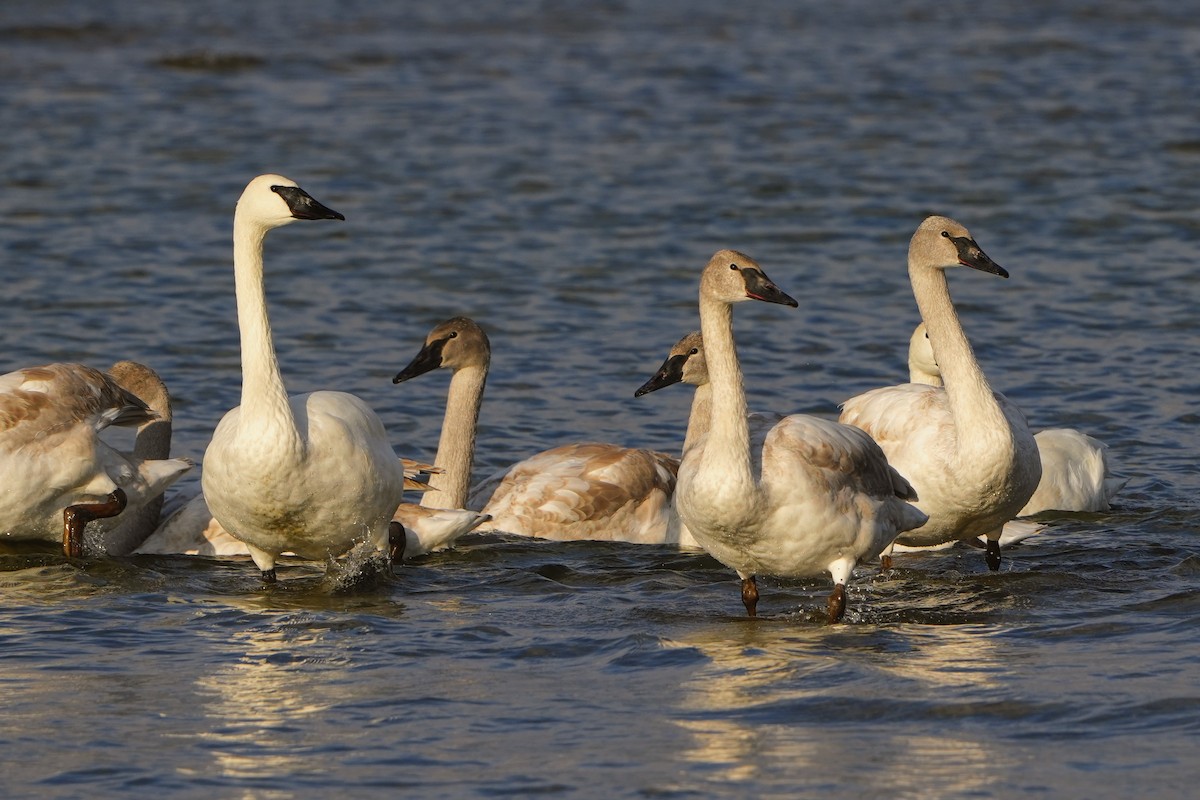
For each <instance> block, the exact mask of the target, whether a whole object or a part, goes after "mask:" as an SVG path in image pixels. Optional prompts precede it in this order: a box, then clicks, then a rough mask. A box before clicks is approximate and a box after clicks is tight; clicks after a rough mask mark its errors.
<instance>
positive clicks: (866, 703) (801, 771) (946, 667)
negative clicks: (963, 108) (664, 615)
mask: <svg viewBox="0 0 1200 800" xmlns="http://www.w3.org/2000/svg"><path fill="white" fill-rule="evenodd" d="M859 634H861V636H859ZM879 634H880V631H878V630H876V629H865V630H861V631H854V630H850V629H847V628H842V629H834V628H819V629H815V630H811V631H809V630H802V629H795V628H787V627H784V626H777V625H770V624H768V625H762V624H747V625H735V626H730V625H721V626H716V627H710V628H707V629H701V630H697V631H696V635H695V636H693V637H689V638H688V639H686V640H676V641H675V642H673V643H672V644H673V645H676V646H681V647H691V648H695V649H698V650H700V651H702V652H703V653H704V654H705V655H706V656H707V657H708V659H709V663H708V665H707V666H706V667H705V668H702V669H700V670H699V671H698V672H697V673H696V674H695V675H694V676H693V677H692V678H691V679H690V680H689V681H687V683H686V684H685V685H684V686H683V687H682V689H683V700H682V707H681V709H680V710H681V712H682V713H681V714H680V715H679V716H678V717H677V718H676V720H675V721H676V723H677V724H678V725H679V726H680V727H682V728H683V729H684V730H686V731H687V732H688V733H689V734H690V736H691V738H692V746H691V747H689V748H687V749H686V751H685V752H684V753H683V758H684V759H685V760H686V761H687V762H689V763H691V764H694V765H696V766H698V767H702V768H703V773H704V774H705V775H706V776H707V777H708V778H709V779H710V780H715V781H718V782H720V783H728V784H744V783H752V784H754V785H758V786H772V785H774V783H775V782H776V781H777V780H778V781H781V782H786V783H788V784H789V785H790V787H791V788H793V789H795V788H798V787H796V785H795V784H796V781H797V776H804V778H802V780H804V781H805V783H804V784H802V785H803V786H807V787H808V788H817V787H821V786H828V787H842V788H846V787H849V786H855V787H856V788H855V789H854V791H855V792H857V793H858V794H860V795H862V794H863V793H864V792H866V793H874V792H878V793H879V796H887V797H906V796H908V797H928V796H963V795H965V794H968V793H972V792H980V791H987V790H988V789H989V787H993V785H994V784H996V783H997V782H998V781H1003V780H1007V779H1009V778H1011V774H1008V773H1010V772H1011V770H1012V769H1013V767H1014V763H1013V758H1012V757H1011V756H1010V755H1009V754H1007V753H1006V752H1005V749H1004V748H1002V747H997V746H995V742H992V741H989V740H988V738H987V737H986V733H984V734H983V735H982V736H981V735H975V733H974V732H973V731H974V729H976V728H979V727H983V728H986V724H984V725H982V726H980V725H977V724H975V722H976V721H975V720H964V719H961V717H963V716H970V715H972V714H974V713H975V712H974V711H973V710H972V708H971V707H972V704H974V703H986V702H988V699H989V697H994V696H995V694H994V693H993V691H992V690H994V689H995V688H997V687H998V685H999V682H1001V681H1003V680H1004V675H1005V673H1006V672H1007V671H1008V670H1009V669H1010V666H1009V665H1007V664H1004V663H1002V661H1001V654H1000V653H999V652H998V648H997V646H996V643H995V641H994V640H993V639H991V638H990V637H989V636H988V635H987V632H986V631H984V630H981V629H979V628H978V627H974V626H924V627H921V626H904V627H901V628H899V629H897V628H891V629H889V630H888V631H887V638H888V639H889V641H888V646H887V647H881V646H880V638H879ZM897 637H899V639H900V641H899V642H897V641H896V639H897ZM859 639H860V640H859ZM856 640H857V641H856ZM872 703H877V704H878V713H875V712H872V711H871V704H872ZM909 703H911V704H913V706H914V707H915V708H917V709H919V710H918V711H917V712H915V713H916V714H917V715H919V716H917V719H912V718H906V715H905V713H904V705H903V704H909ZM839 706H840V707H842V708H844V709H845V711H846V716H845V717H844V718H838V716H837V711H838V708H839ZM920 717H924V718H925V719H926V720H928V722H927V723H926V724H924V725H922V724H921V723H920V722H919V719H920ZM922 727H924V728H926V729H927V730H926V731H922V730H921V729H922Z"/></svg>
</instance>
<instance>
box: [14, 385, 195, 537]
mask: <svg viewBox="0 0 1200 800" xmlns="http://www.w3.org/2000/svg"><path fill="white" fill-rule="evenodd" d="M155 419H157V415H156V414H155V412H154V411H153V410H152V409H150V408H149V407H148V406H147V405H146V404H145V403H144V402H143V401H142V400H140V399H139V398H138V397H136V396H134V395H133V394H131V393H130V392H129V391H127V390H126V389H124V388H123V387H122V386H121V385H120V384H119V383H118V382H117V381H116V380H115V379H114V378H113V377H112V376H110V375H106V374H104V373H103V372H100V371H99V370H96V369H93V368H91V367H85V366H83V365H81V364H48V365H46V366H42V367H32V368H29V369H22V370H17V371H16V372H10V373H8V374H7V375H3V376H0V485H3V486H4V487H5V490H4V492H2V493H0V538H4V539H9V540H11V541H23V540H24V541H48V542H61V543H62V546H63V551H64V552H65V553H66V554H67V555H68V556H71V557H79V556H82V555H83V552H84V547H83V531H84V526H85V525H86V524H87V523H88V522H89V521H91V520H93V519H103V518H108V517H113V516H116V515H117V514H120V513H121V512H122V511H124V510H125V509H126V508H127V506H129V505H132V506H133V507H134V508H135V509H136V508H137V507H138V506H139V505H141V504H144V503H147V502H149V501H150V500H151V499H152V498H154V497H156V496H158V495H160V494H161V493H162V491H163V490H165V489H166V487H167V485H169V483H170V482H171V481H173V480H174V479H175V478H177V477H178V476H179V475H180V474H182V472H184V471H186V470H187V469H188V467H190V463H189V462H186V461H179V460H165V461H164V460H153V459H143V458H139V457H135V458H132V459H131V458H129V457H127V456H126V455H125V454H123V453H121V452H119V451H117V450H116V449H114V448H113V447H110V446H109V445H108V444H106V443H105V442H103V441H102V440H101V439H100V437H99V435H98V434H99V433H100V431H102V430H104V429H105V428H107V427H109V426H110V425H115V426H140V425H144V424H146V423H149V422H152V421H153V420H155Z"/></svg>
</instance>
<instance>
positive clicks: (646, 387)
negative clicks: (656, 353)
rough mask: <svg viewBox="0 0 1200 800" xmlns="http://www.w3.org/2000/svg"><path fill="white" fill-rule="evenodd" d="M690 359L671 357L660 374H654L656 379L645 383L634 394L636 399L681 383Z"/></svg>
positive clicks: (659, 370)
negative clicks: (684, 368)
mask: <svg viewBox="0 0 1200 800" xmlns="http://www.w3.org/2000/svg"><path fill="white" fill-rule="evenodd" d="M687 359H688V357H687V356H686V355H684V354H680V355H677V356H671V357H670V358H668V359H667V360H666V361H664V362H663V365H662V366H661V367H659V368H658V372H656V373H654V377H653V378H651V379H650V380H648V381H646V382H645V383H643V384H642V385H641V386H640V387H638V390H637V391H636V392H634V393H633V396H634V397H641V396H642V395H644V394H650V393H651V392H655V391H658V390H659V389H661V388H663V387H664V386H670V385H671V384H673V383H679V382H680V381H681V380H683V365H684V364H686V363H687Z"/></svg>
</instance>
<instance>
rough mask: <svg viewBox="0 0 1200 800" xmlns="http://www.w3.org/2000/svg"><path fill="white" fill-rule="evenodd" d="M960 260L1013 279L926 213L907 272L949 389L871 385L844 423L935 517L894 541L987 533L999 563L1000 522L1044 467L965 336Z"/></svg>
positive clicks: (959, 230)
mask: <svg viewBox="0 0 1200 800" xmlns="http://www.w3.org/2000/svg"><path fill="white" fill-rule="evenodd" d="M958 266H965V267H971V268H972V269H976V270H980V271H982V272H988V273H991V274H993V275H999V276H1001V277H1008V273H1007V272H1006V271H1005V270H1004V269H1003V268H1001V267H1000V266H998V265H997V264H996V263H995V262H993V261H992V260H991V259H990V258H989V257H988V256H987V254H986V253H984V252H983V250H981V249H980V248H979V245H978V244H976V243H975V240H974V239H972V238H971V234H970V233H969V232H968V231H967V229H966V228H964V227H963V226H962V225H960V224H959V223H957V222H955V221H954V220H952V219H947V218H946V217H936V216H935V217H929V218H928V219H926V220H925V221H924V222H922V223H921V225H920V226H919V227H918V228H917V231H916V233H915V234H913V237H912V241H911V242H910V243H909V249H908V274H909V279H910V281H911V282H912V288H913V294H914V295H915V296H916V300H917V307H918V308H919V309H920V311H921V318H922V319H923V320H924V322H925V325H926V327H927V329H928V331H929V341H930V343H931V345H932V347H933V352H934V354H935V355H936V357H937V363H938V364H940V365H941V368H942V376H943V380H944V381H945V386H944V387H935V386H927V385H921V384H913V383H908V384H900V385H898V386H889V387H885V388H882V389H874V390H872V391H869V392H866V393H865V394H861V395H858V396H857V397H853V398H851V399H850V400H847V401H846V402H845V403H844V404H843V406H842V414H841V421H842V422H844V423H847V424H849V425H856V426H858V427H859V428H862V429H863V430H865V431H866V432H867V433H869V434H871V437H872V438H874V439H875V441H876V442H878V443H879V446H880V447H882V448H883V452H884V453H886V454H887V458H888V462H889V463H890V464H891V465H892V466H893V467H895V468H896V469H897V470H898V471H899V472H900V473H901V474H902V475H904V477H906V478H908V480H909V481H910V482H911V483H912V485H913V487H914V488H915V489H916V490H917V494H918V496H919V497H920V500H918V501H917V503H916V505H917V506H918V507H919V508H920V509H921V510H922V511H924V512H925V513H927V514H928V515H929V522H927V523H926V524H925V525H924V526H922V527H920V528H918V529H917V530H912V531H908V532H906V533H904V534H903V535H901V536H899V537H897V539H896V542H897V543H898V544H903V545H913V546H918V547H925V546H929V545H937V544H942V543H945V542H950V541H954V540H969V539H974V538H975V537H977V536H981V535H984V536H987V539H988V542H987V564H988V567H989V568H990V569H993V570H995V569H999V568H1000V536H1001V533H1002V531H1003V528H1004V523H1005V522H1007V521H1008V520H1010V519H1012V518H1013V517H1015V516H1016V515H1017V512H1018V511H1020V510H1021V508H1022V506H1024V505H1025V503H1026V502H1028V501H1029V498H1030V497H1031V496H1032V495H1033V491H1034V489H1036V488H1037V484H1038V480H1039V478H1040V477H1041V471H1042V470H1041V463H1040V462H1039V461H1038V455H1037V444H1036V443H1035V442H1034V440H1033V434H1032V433H1030V431H1029V427H1028V425H1027V424H1026V422H1025V417H1024V415H1023V414H1022V413H1021V411H1020V409H1018V408H1017V407H1016V406H1015V405H1014V404H1013V403H1011V402H1009V401H1008V400H1007V399H1005V398H1004V397H1003V395H999V394H996V393H994V392H992V388H991V386H989V385H988V382H987V377H986V376H985V375H984V374H983V370H981V369H980V368H979V364H978V362H976V360H975V354H974V353H973V352H972V350H971V344H970V342H968V341H967V337H966V335H965V334H964V333H963V329H962V325H961V324H960V323H959V320H958V314H957V313H956V312H955V310H954V303H953V302H952V301H951V299H950V289H949V286H948V284H947V280H946V273H945V270H947V269H949V268H952V267H958Z"/></svg>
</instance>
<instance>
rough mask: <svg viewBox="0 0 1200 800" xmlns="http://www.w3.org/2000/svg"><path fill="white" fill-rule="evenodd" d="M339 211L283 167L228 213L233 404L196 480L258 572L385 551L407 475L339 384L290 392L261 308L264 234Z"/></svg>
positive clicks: (382, 434) (371, 418)
mask: <svg viewBox="0 0 1200 800" xmlns="http://www.w3.org/2000/svg"><path fill="white" fill-rule="evenodd" d="M316 219H344V217H343V216H342V215H341V214H339V213H337V212H336V211H333V210H332V209H329V208H327V207H325V206H323V205H321V204H320V203H318V202H317V201H316V200H314V199H313V198H312V197H311V196H310V195H309V194H308V193H307V192H305V191H304V190H303V189H301V188H300V187H299V186H298V185H297V184H296V183H295V182H294V181H292V180H289V179H288V178H285V177H283V176H281V175H260V176H259V177H257V178H255V179H254V180H252V181H250V183H249V184H248V185H247V186H246V189H245V191H243V192H242V196H241V198H240V199H239V200H238V203H237V210H236V212H235V213H234V221H233V240H234V248H233V272H234V281H235V288H236V294H237V311H238V326H239V329H240V332H241V350H242V397H241V405H239V406H238V407H236V408H234V409H232V410H231V411H229V412H228V413H226V414H225V416H224V418H223V419H222V420H221V422H220V423H219V424H218V425H217V428H216V431H215V432H214V433H213V437H212V441H211V442H210V443H209V445H208V449H207V450H206V451H205V454H204V470H203V473H202V475H201V485H202V487H203V490H204V498H205V500H206V502H207V503H208V507H209V509H210V510H211V512H212V515H213V517H214V518H215V519H216V520H217V521H218V522H220V524H221V526H222V527H224V528H225V529H226V530H227V531H229V533H231V534H232V535H233V536H235V537H237V538H238V539H241V540H242V541H243V542H245V543H246V545H247V546H248V547H249V549H250V555H251V558H253V559H254V563H255V564H256V565H257V566H258V568H259V569H260V570H262V575H263V579H264V580H265V581H268V582H271V581H274V580H275V560H276V558H277V557H278V556H279V555H280V554H281V553H283V552H293V553H296V554H297V555H299V556H301V557H303V558H308V559H315V560H327V559H331V558H334V557H336V556H338V555H341V554H342V553H344V552H346V551H347V550H349V549H350V548H351V547H352V546H353V545H354V544H355V543H357V542H360V541H363V540H366V541H368V542H370V543H371V544H372V545H374V547H375V548H376V549H378V550H379V551H380V552H383V553H387V552H388V551H389V543H388V539H389V523H390V522H391V520H392V515H393V513H395V511H396V507H397V506H399V505H400V500H401V495H402V493H403V490H404V475H403V472H402V468H401V464H400V460H399V459H398V458H397V457H396V453H395V451H394V450H393V449H392V446H391V444H390V443H389V442H388V437H387V432H386V431H385V430H384V427H383V423H382V422H380V420H379V417H377V416H376V415H375V412H374V411H372V410H371V409H370V408H369V407H368V406H367V404H366V403H364V402H363V401H362V400H360V399H358V398H357V397H355V396H354V395H351V394H347V393H345V392H331V391H318V392H311V393H309V394H302V395H296V396H293V397H291V398H289V397H288V394H287V390H286V389H285V387H284V383H283V377H282V375H281V374H280V371H279V362H278V360H277V359H276V356H275V347H274V344H273V343H272V341H271V327H270V323H269V321H268V318H267V304H266V296H265V291H264V286H263V240H264V238H265V237H266V235H267V233H268V232H269V231H270V230H272V229H273V228H277V227H279V226H281V225H287V224H289V223H292V222H295V221H296V220H316Z"/></svg>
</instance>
